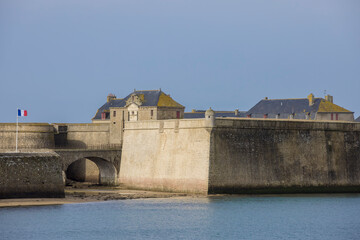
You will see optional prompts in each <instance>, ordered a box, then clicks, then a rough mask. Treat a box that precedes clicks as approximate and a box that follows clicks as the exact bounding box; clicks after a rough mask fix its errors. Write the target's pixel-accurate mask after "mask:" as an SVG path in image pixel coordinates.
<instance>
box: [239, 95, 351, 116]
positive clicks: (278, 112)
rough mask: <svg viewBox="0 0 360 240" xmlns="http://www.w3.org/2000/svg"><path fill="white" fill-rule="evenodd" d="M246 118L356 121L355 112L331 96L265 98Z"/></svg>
mask: <svg viewBox="0 0 360 240" xmlns="http://www.w3.org/2000/svg"><path fill="white" fill-rule="evenodd" d="M246 117H248V118H275V119H309V120H310V119H312V120H335V121H336V120H338V121H354V112H351V111H349V110H347V109H345V108H343V107H340V106H338V105H336V104H334V103H333V97H332V96H330V95H327V96H325V99H323V98H315V97H314V95H313V94H310V95H309V96H308V97H307V98H298V99H268V98H265V99H263V100H261V101H260V102H258V103H257V104H256V105H255V106H254V107H252V108H251V109H250V110H249V111H248V112H247V113H246Z"/></svg>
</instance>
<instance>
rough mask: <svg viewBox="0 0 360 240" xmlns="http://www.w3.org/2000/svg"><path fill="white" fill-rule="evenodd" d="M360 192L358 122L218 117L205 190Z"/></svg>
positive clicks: (359, 138)
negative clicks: (207, 186) (207, 187)
mask: <svg viewBox="0 0 360 240" xmlns="http://www.w3.org/2000/svg"><path fill="white" fill-rule="evenodd" d="M285 192H287V193H294V192H360V124H358V123H344V122H319V121H296V120H293V121H289V120H254V119H251V120H250V119H249V120H248V119H242V120H234V119H217V120H216V127H215V128H214V129H213V131H212V134H211V156H210V175H209V193H285Z"/></svg>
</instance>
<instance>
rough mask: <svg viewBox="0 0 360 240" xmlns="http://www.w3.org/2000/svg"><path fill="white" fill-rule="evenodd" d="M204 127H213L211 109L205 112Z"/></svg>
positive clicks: (213, 114) (213, 115) (213, 120)
mask: <svg viewBox="0 0 360 240" xmlns="http://www.w3.org/2000/svg"><path fill="white" fill-rule="evenodd" d="M205 125H206V127H214V126H215V112H214V111H213V110H212V109H211V108H209V109H208V110H206V112H205Z"/></svg>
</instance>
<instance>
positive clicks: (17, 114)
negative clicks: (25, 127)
mask: <svg viewBox="0 0 360 240" xmlns="http://www.w3.org/2000/svg"><path fill="white" fill-rule="evenodd" d="M18 128H19V109H17V113H16V150H15V152H18Z"/></svg>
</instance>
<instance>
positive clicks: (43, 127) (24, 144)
mask: <svg viewBox="0 0 360 240" xmlns="http://www.w3.org/2000/svg"><path fill="white" fill-rule="evenodd" d="M15 145H16V123H0V149H10V150H15ZM53 147H54V128H53V126H52V125H50V124H48V123H19V129H18V148H19V149H20V150H21V149H41V148H53Z"/></svg>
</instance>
